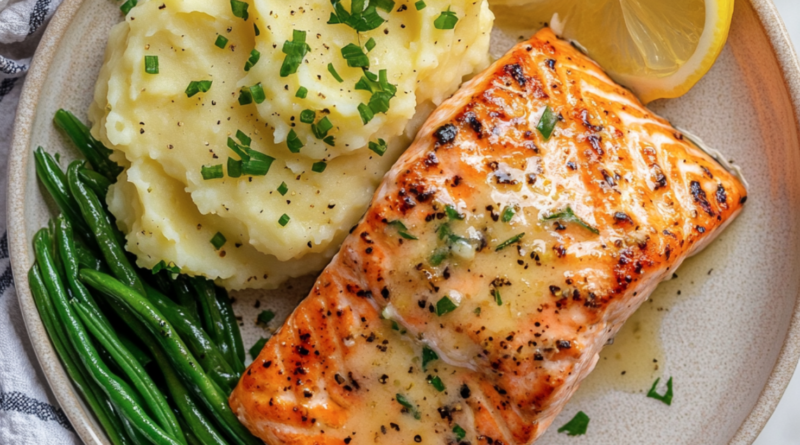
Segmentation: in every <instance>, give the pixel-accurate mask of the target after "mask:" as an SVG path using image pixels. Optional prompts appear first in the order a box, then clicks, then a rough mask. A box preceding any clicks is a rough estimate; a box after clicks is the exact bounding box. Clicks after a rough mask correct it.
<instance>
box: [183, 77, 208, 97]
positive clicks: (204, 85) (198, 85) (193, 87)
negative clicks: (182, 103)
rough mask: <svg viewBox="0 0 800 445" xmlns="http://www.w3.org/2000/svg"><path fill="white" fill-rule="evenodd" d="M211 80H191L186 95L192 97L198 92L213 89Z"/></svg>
mask: <svg viewBox="0 0 800 445" xmlns="http://www.w3.org/2000/svg"><path fill="white" fill-rule="evenodd" d="M211 82H212V81H210V80H193V81H191V82H189V86H188V87H186V96H187V97H192V96H194V95H195V94H197V93H205V92H207V91H208V90H210V89H211Z"/></svg>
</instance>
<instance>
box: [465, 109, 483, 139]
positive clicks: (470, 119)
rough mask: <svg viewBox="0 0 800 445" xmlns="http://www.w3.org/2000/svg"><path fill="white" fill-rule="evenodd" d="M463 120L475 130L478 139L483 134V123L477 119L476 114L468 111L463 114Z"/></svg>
mask: <svg viewBox="0 0 800 445" xmlns="http://www.w3.org/2000/svg"><path fill="white" fill-rule="evenodd" d="M464 120H465V121H466V122H467V123H468V124H469V126H470V127H472V129H473V130H475V133H477V134H478V139H480V138H481V137H482V136H483V124H482V123H481V121H479V120H478V116H476V115H475V113H473V112H472V111H469V112H467V113H466V114H465V115H464Z"/></svg>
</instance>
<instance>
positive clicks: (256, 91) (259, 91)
mask: <svg viewBox="0 0 800 445" xmlns="http://www.w3.org/2000/svg"><path fill="white" fill-rule="evenodd" d="M250 96H252V97H253V102H255V103H257V104H260V103H261V102H264V100H265V99H266V98H267V96H266V95H264V88H262V87H261V82H259V83H257V84H255V85H253V86H251V87H250Z"/></svg>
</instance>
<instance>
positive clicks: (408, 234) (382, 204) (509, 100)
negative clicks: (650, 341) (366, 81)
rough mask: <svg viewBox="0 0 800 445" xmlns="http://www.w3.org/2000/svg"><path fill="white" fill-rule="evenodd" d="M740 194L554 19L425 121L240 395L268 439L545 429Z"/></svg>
mask: <svg viewBox="0 0 800 445" xmlns="http://www.w3.org/2000/svg"><path fill="white" fill-rule="evenodd" d="M547 107H549V108H550V109H551V110H553V111H554V113H555V115H557V116H558V120H557V122H556V125H555V129H554V131H553V134H552V137H550V138H549V139H545V138H544V137H542V134H541V132H539V131H538V130H537V128H536V127H537V125H538V124H539V121H540V119H541V118H542V115H543V113H544V112H545V109H546V108H547ZM745 200H746V191H745V189H744V187H743V186H742V184H741V183H740V182H739V181H738V180H737V179H736V178H735V177H733V176H732V175H731V174H729V173H728V172H727V171H726V170H724V169H723V168H722V167H720V166H719V165H718V164H717V163H716V162H715V161H714V160H713V159H711V158H710V157H709V156H707V155H706V154H705V153H703V152H702V151H701V150H699V149H698V148H697V147H695V146H694V145H693V144H692V143H691V142H690V141H688V140H687V139H686V138H684V137H683V136H682V135H681V133H680V132H678V131H677V130H675V129H674V128H673V127H672V126H671V125H670V124H669V123H668V122H666V121H665V120H663V119H661V118H659V117H657V116H655V115H653V114H652V113H651V112H650V111H648V110H647V109H646V108H644V107H643V106H642V105H641V104H640V103H639V102H638V100H637V99H636V98H635V97H634V96H633V95H632V94H631V93H630V92H628V91H627V90H625V89H624V88H622V87H620V86H618V85H616V84H614V83H613V82H612V81H611V80H610V79H609V78H608V77H607V76H606V75H605V74H604V73H603V72H602V70H601V69H600V68H599V67H598V66H597V65H596V64H594V63H593V62H592V61H590V60H589V59H587V58H586V57H585V56H584V55H583V54H581V53H580V52H579V51H578V50H576V49H575V48H573V47H572V46H570V45H569V44H568V43H567V42H564V41H560V40H559V39H557V38H556V36H555V35H554V34H553V33H552V32H551V31H550V30H549V29H544V30H542V31H540V32H539V33H537V34H536V35H535V36H534V37H533V38H532V39H531V40H530V41H528V42H523V43H521V44H519V45H517V46H516V47H514V48H513V49H512V50H511V51H510V52H509V53H508V54H507V55H506V56H504V57H503V58H502V59H500V60H498V61H497V62H496V63H494V64H493V65H492V66H491V67H490V68H489V69H487V70H486V71H485V72H484V73H482V74H481V75H479V76H477V77H476V78H475V79H473V80H472V81H470V82H469V83H468V84H466V85H464V86H463V87H462V88H461V90H460V91H459V92H458V93H456V95H455V96H453V97H452V98H451V99H449V100H448V101H447V102H445V103H444V104H442V106H441V107H440V108H439V109H438V110H437V111H436V112H434V114H433V115H432V116H431V117H430V118H429V120H428V121H427V123H426V124H425V125H424V127H423V128H422V130H421V131H420V133H419V134H418V136H417V139H416V141H415V142H414V144H413V145H412V146H411V147H410V148H409V149H408V151H407V152H406V153H405V154H404V155H403V157H402V158H401V159H400V160H399V161H398V163H397V164H396V165H395V166H394V167H393V168H392V170H391V171H390V172H389V174H388V175H387V177H386V178H385V179H384V181H383V183H382V185H381V187H380V189H379V190H378V192H377V193H376V195H375V197H374V199H373V202H372V205H371V206H370V208H369V210H368V211H367V213H366V215H365V216H364V218H363V220H362V221H361V222H360V223H359V225H358V226H356V227H355V228H354V230H353V232H352V233H351V235H350V236H349V237H348V238H347V239H346V241H345V242H344V244H343V246H342V249H341V251H340V252H339V254H338V255H337V256H336V257H335V258H334V260H333V262H332V263H331V264H330V265H329V266H328V267H327V268H326V269H325V271H323V273H322V275H321V276H320V277H319V279H318V280H317V283H316V285H315V286H314V289H313V290H312V292H311V295H310V296H309V297H308V298H307V299H306V300H305V301H304V302H303V303H301V305H300V306H299V307H298V308H297V309H296V310H295V312H294V313H293V314H292V316H290V318H289V319H288V320H287V321H286V323H285V324H284V326H283V328H282V329H281V330H280V332H279V333H278V334H276V335H275V336H274V337H273V338H272V339H271V340H270V341H269V342H268V343H267V345H266V346H265V348H264V350H262V352H261V354H260V355H259V356H258V357H257V358H256V360H255V361H254V362H253V364H252V365H251V366H250V368H249V369H248V371H247V372H246V373H245V375H244V376H243V377H242V380H241V381H240V383H239V385H238V386H237V388H236V389H235V391H234V393H233V394H232V395H231V398H230V403H231V406H232V408H233V409H234V411H236V412H237V413H238V415H239V417H240V419H241V420H242V421H243V422H244V424H245V425H247V426H248V428H250V430H251V431H253V433H254V434H256V435H258V436H259V437H261V438H262V439H264V440H266V441H267V442H269V443H283V444H306V443H321V444H324V443H343V441H344V443H375V442H377V443H412V442H422V443H457V442H459V436H460V434H459V432H460V430H463V432H464V438H463V439H460V440H463V441H466V442H470V443H490V444H492V443H493V444H496V443H503V444H511V443H514V444H524V443H531V442H533V441H534V440H535V439H536V438H537V437H538V436H540V435H541V434H542V433H543V432H544V430H545V429H546V428H547V427H548V426H549V424H550V423H551V422H552V420H553V419H554V418H555V416H556V415H557V414H558V412H559V411H560V410H561V408H562V407H563V406H564V404H565V403H566V402H567V400H568V399H569V397H570V396H571V395H572V393H573V392H574V391H575V390H576V389H577V387H578V385H579V383H580V381H581V380H582V379H583V378H584V377H585V376H586V375H587V374H588V373H589V372H590V371H591V370H592V368H593V367H594V365H595V363H596V361H597V357H598V353H599V351H600V350H601V348H602V347H603V345H604V344H605V343H606V342H607V340H608V339H609V338H610V337H612V336H613V335H614V334H615V333H616V332H617V330H618V329H619V328H620V326H621V325H622V324H623V323H624V321H625V320H626V319H627V318H628V317H629V316H630V315H631V314H632V313H633V312H634V311H635V310H636V308H637V307H638V306H639V305H640V304H641V303H642V302H643V301H644V300H645V299H646V298H647V296H648V295H649V294H650V292H652V290H653V289H654V288H655V286H656V285H657V284H658V282H660V281H661V280H662V279H664V278H665V277H667V276H669V275H670V274H671V273H672V271H673V270H675V269H676V268H677V267H678V265H679V264H680V263H681V262H682V261H683V259H685V258H686V257H687V256H689V255H691V254H693V253H695V252H697V251H699V250H700V249H701V248H702V247H703V246H705V245H706V244H707V243H708V242H709V241H710V240H711V239H713V237H714V236H715V235H716V234H717V233H718V232H719V231H720V230H721V229H722V228H723V227H724V226H725V225H726V224H727V223H729V222H730V221H731V220H732V219H733V217H735V215H736V214H737V213H738V212H739V211H740V210H741V208H742V205H743V204H744V201H745ZM509 209H513V211H512V210H509ZM425 350H428V353H427V354H428V357H432V356H433V354H432V353H431V351H432V352H433V353H435V356H436V357H437V358H436V359H433V360H428V363H426V364H425V365H426V366H423V364H424V363H423V359H422V357H423V355H424V354H425ZM442 388H444V389H442ZM456 426H458V428H456ZM348 438H349V439H348Z"/></svg>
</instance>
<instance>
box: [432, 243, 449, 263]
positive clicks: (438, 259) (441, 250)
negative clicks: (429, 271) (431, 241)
mask: <svg viewBox="0 0 800 445" xmlns="http://www.w3.org/2000/svg"><path fill="white" fill-rule="evenodd" d="M448 255H450V249H448V248H447V247H438V248H437V249H436V250H434V251H433V254H432V255H431V257H430V258H428V262H429V263H431V266H438V265H440V264H442V261H444V260H446V259H447V256H448Z"/></svg>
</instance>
